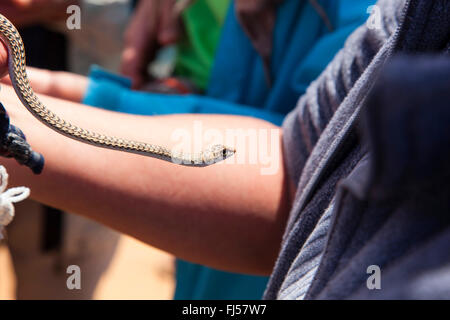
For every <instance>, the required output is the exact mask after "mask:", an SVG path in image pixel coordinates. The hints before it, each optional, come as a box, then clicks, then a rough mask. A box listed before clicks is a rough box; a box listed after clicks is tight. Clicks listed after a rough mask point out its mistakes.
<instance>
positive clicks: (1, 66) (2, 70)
mask: <svg viewBox="0 0 450 320" xmlns="http://www.w3.org/2000/svg"><path fill="white" fill-rule="evenodd" d="M7 72H8V50H7V49H6V46H5V45H4V44H3V42H1V41H0V78H2V77H4V76H5V74H6V73H7Z"/></svg>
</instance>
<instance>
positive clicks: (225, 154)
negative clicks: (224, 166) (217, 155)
mask: <svg viewBox="0 0 450 320" xmlns="http://www.w3.org/2000/svg"><path fill="white" fill-rule="evenodd" d="M222 157H223V158H224V159H225V158H226V157H227V149H223V150H222Z"/></svg>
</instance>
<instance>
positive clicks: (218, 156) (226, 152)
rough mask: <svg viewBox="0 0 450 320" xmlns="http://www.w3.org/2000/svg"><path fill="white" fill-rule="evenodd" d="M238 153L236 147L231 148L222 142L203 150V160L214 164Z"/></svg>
mask: <svg viewBox="0 0 450 320" xmlns="http://www.w3.org/2000/svg"><path fill="white" fill-rule="evenodd" d="M235 153H236V149H234V148H229V147H226V146H224V145H221V144H216V145H213V146H211V147H209V148H208V149H207V150H205V151H204V152H203V162H204V163H207V164H213V163H216V162H219V161H222V160H225V159H227V158H229V157H231V156H233V155H234V154H235Z"/></svg>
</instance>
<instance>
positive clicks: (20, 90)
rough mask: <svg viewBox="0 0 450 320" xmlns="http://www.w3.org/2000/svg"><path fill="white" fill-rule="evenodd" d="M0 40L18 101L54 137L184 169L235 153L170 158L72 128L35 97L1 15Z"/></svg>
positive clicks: (19, 48)
mask: <svg viewBox="0 0 450 320" xmlns="http://www.w3.org/2000/svg"><path fill="white" fill-rule="evenodd" d="M0 38H1V40H2V41H3V42H4V43H5V44H6V46H7V47H8V53H9V55H8V56H9V58H8V67H9V75H10V78H11V82H12V85H13V87H14V90H15V92H16V94H17V96H18V97H19V99H20V101H21V102H22V104H23V105H24V106H25V107H26V108H27V109H28V111H30V112H31V113H32V114H33V116H34V117H36V118H37V119H39V120H40V121H41V122H43V123H44V124H45V125H47V126H48V127H50V128H51V129H53V130H55V131H57V132H58V133H61V134H63V135H65V136H67V137H69V138H72V139H75V140H78V141H81V142H84V143H88V144H91V145H94V146H97V147H102V148H107V149H114V150H118V151H125V152H131V153H137V154H141V155H144V156H149V157H153V158H157V159H161V160H164V161H169V162H173V163H176V164H181V165H186V166H200V167H201V166H207V165H210V164H213V163H216V162H219V161H221V160H223V159H226V158H228V157H230V156H232V155H233V154H234V153H235V150H234V149H231V148H227V147H225V146H223V145H214V146H212V147H210V148H208V149H206V150H203V151H202V152H200V153H199V154H186V153H180V154H174V153H172V151H171V150H169V149H168V148H165V147H162V146H159V145H154V144H149V143H143V142H137V141H132V140H127V139H121V138H116V137H111V136H106V135H103V134H98V133H95V132H92V131H89V130H86V129H83V128H80V127H78V126H75V125H73V124H71V123H69V122H67V121H65V120H64V119H62V118H60V117H59V116H58V115H56V114H55V113H54V112H52V111H51V110H49V109H47V108H46V107H45V106H44V105H43V104H42V103H41V102H40V101H39V99H38V97H37V96H36V95H35V93H34V91H33V89H32V88H31V86H30V83H29V80H28V76H27V72H26V63H25V49H24V45H23V42H22V38H21V37H20V34H19V32H18V31H17V29H16V28H15V27H14V25H13V24H12V23H11V22H10V21H9V20H8V19H7V18H5V17H4V16H3V15H1V14H0Z"/></svg>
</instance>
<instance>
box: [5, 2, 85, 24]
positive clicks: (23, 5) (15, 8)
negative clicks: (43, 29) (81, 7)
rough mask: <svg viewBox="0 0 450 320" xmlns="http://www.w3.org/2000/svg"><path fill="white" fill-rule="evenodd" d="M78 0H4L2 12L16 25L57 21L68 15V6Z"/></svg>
mask: <svg viewBox="0 0 450 320" xmlns="http://www.w3.org/2000/svg"><path fill="white" fill-rule="evenodd" d="M78 2H79V1H78V0H67V1H59V0H2V1H1V4H0V13H1V14H3V15H4V16H5V17H7V18H8V19H9V20H10V21H11V22H12V23H13V24H14V25H15V26H16V27H24V26H28V25H32V24H36V23H44V22H49V21H57V20H60V19H64V18H65V17H67V12H66V10H67V7H68V6H70V5H72V4H77V3H78Z"/></svg>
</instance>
